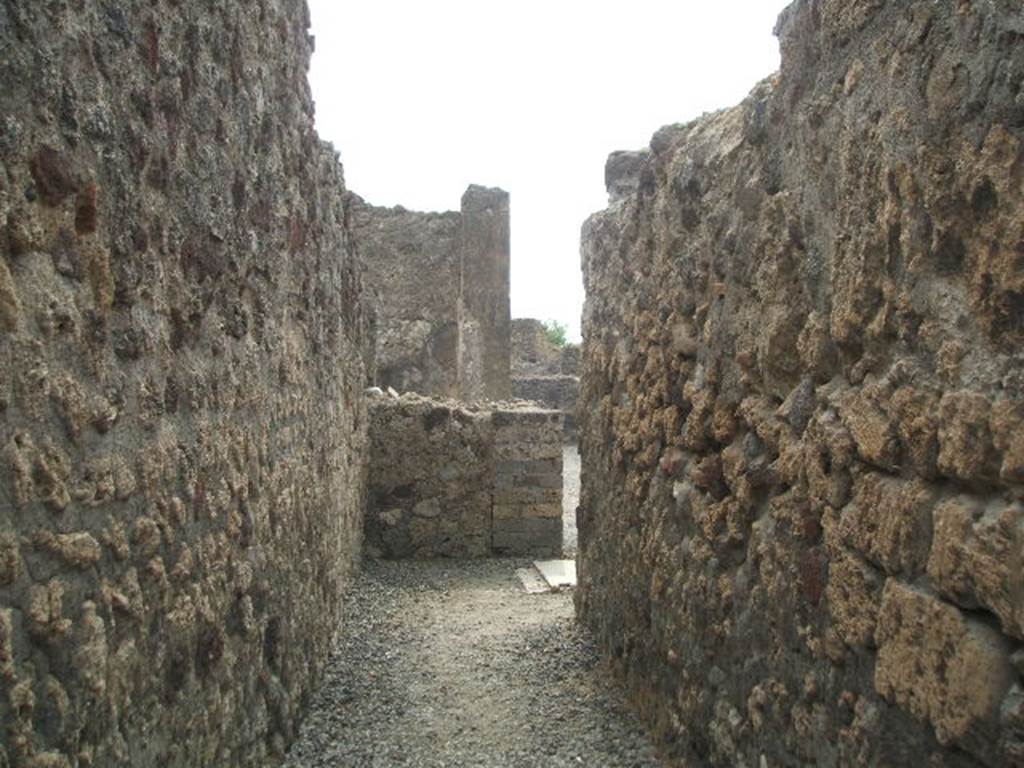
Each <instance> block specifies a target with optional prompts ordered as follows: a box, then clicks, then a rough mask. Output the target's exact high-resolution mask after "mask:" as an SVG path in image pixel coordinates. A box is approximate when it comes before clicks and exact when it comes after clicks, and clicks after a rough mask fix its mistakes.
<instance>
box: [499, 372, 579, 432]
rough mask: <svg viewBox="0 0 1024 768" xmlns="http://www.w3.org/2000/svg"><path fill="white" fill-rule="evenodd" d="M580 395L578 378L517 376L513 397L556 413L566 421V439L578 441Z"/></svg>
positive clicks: (514, 382) (513, 382) (564, 424)
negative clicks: (577, 424)
mask: <svg viewBox="0 0 1024 768" xmlns="http://www.w3.org/2000/svg"><path fill="white" fill-rule="evenodd" d="M579 395H580V380H579V377H578V376H516V377H514V378H513V379H512V396H513V397H516V398H519V399H521V400H532V401H533V402H535V403H539V404H541V405H543V406H544V407H545V408H550V409H552V410H555V411H561V412H562V416H563V419H564V423H563V426H564V430H565V438H566V439H567V440H575V439H576V403H577V401H578V400H579Z"/></svg>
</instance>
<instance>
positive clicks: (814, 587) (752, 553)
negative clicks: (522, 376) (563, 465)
mask: <svg viewBox="0 0 1024 768" xmlns="http://www.w3.org/2000/svg"><path fill="white" fill-rule="evenodd" d="M778 34H779V37H780V40H781V46H782V55H783V59H782V68H781V71H780V73H779V74H778V75H777V76H776V77H773V78H771V79H770V80H768V81H766V82H764V83H762V84H761V85H759V86H758V87H757V88H756V89H755V90H754V91H753V92H752V94H751V95H750V97H749V98H748V99H747V100H746V101H745V102H743V103H742V104H741V105H740V106H738V107H736V108H734V109H730V110H727V111H724V112H720V113H717V114H713V115H710V116H707V117H705V118H702V119H701V120H698V121H696V122H694V123H691V124H688V125H677V126H669V127H667V128H664V129H662V130H660V131H658V132H657V133H656V134H655V135H654V138H653V139H652V141H651V145H650V148H649V149H648V150H645V151H643V152H639V153H622V154H617V155H615V156H613V157H612V158H611V159H610V161H609V164H608V187H609V192H610V193H611V196H612V203H611V205H610V207H609V208H608V209H607V210H605V211H603V212H601V213H599V214H597V215H595V216H594V217H593V218H591V220H590V221H589V222H588V223H587V224H586V226H585V228H584V242H583V257H584V262H585V282H586V289H587V304H586V308H585V317H584V359H583V394H582V398H583V403H582V408H581V411H580V412H581V415H582V420H583V426H582V428H583V438H582V444H583V448H582V450H583V488H582V499H581V509H580V517H579V529H580V557H581V563H580V579H581V586H580V590H579V593H578V601H579V602H578V607H579V611H580V614H581V616H582V617H583V619H584V620H585V621H586V622H587V623H588V624H590V625H591V626H592V627H593V628H594V629H595V631H596V632H597V634H598V636H599V638H600V641H601V643H602V645H603V646H604V648H605V649H606V650H607V651H608V652H609V654H610V655H611V657H612V658H613V660H614V664H615V666H616V668H617V669H618V670H619V671H620V672H621V674H622V675H623V677H624V679H625V680H626V681H627V682H628V685H629V687H630V690H631V692H632V694H633V696H634V698H635V699H636V701H637V702H638V704H639V706H640V707H641V708H642V710H643V711H644V712H645V714H646V715H647V717H648V718H649V720H650V721H651V722H652V723H653V724H654V726H655V728H656V730H657V732H658V733H659V734H660V735H661V737H662V738H663V740H664V741H663V743H664V745H665V748H666V750H667V751H668V752H669V753H670V754H671V755H674V756H675V757H676V758H677V759H678V760H679V761H680V762H681V763H682V762H683V761H687V760H688V761H690V762H689V763H687V764H694V765H722V766H733V765H745V766H758V765H762V766H763V765H770V766H777V765H821V766H828V765H879V766H881V765H886V766H903V765H923V764H928V765H942V766H979V765H987V766H997V765H999V766H1009V765H1024V687H1022V684H1021V672H1022V668H1024V664H1022V661H1021V659H1022V657H1024V652H1022V649H1024V618H1022V617H1024V570H1022V565H1021V564H1022V562H1024V557H1022V555H1024V504H1022V500H1024V355H1022V349H1024V194H1022V192H1024V190H1022V184H1024V150H1022V142H1024V89H1022V78H1024V57H1022V56H1021V50H1022V49H1024V14H1022V13H1021V8H1020V4H1019V3H1017V2H1011V1H1010V0H992V2H975V3H968V2H962V3H954V2H948V3H947V2H941V3H934V2H925V1H923V0H922V1H920V2H917V1H908V2H880V1H879V0H853V1H851V0H843V1H842V2H840V1H839V0H799V1H798V2H796V3H794V4H793V5H792V6H791V7H790V8H789V9H788V10H787V11H786V12H785V13H784V14H783V15H782V16H781V18H780V22H779V26H778Z"/></svg>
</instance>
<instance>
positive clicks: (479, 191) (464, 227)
mask: <svg viewBox="0 0 1024 768" xmlns="http://www.w3.org/2000/svg"><path fill="white" fill-rule="evenodd" d="M348 198H349V199H348V205H349V209H350V211H351V223H352V230H353V232H354V233H355V239H356V245H357V247H358V250H359V256H360V258H361V260H362V261H363V262H364V263H365V264H366V267H367V275H366V281H367V285H368V287H369V289H370V290H369V291H368V294H369V295H368V297H367V298H368V301H370V302H372V303H373V305H374V306H375V308H376V316H377V345H376V346H377V358H376V364H377V381H378V383H379V384H380V385H381V386H383V387H394V388H395V389H396V390H397V391H399V392H416V393H419V394H422V395H430V396H435V397H442V398H443V397H454V398H461V399H463V400H475V399H480V398H487V399H491V400H500V399H503V398H507V397H509V396H510V394H511V385H510V383H509V354H510V352H509V349H510V340H509V324H510V319H509V210H508V193H507V192H504V191H502V190H500V189H488V188H485V187H480V186H476V185H471V186H470V187H469V188H468V189H467V190H466V193H465V194H464V195H463V198H462V210H461V212H458V211H446V212H444V213H421V212H419V211H410V210H407V209H405V208H402V207H400V206H398V207H395V208H379V207H376V206H372V205H368V204H367V203H366V202H365V201H364V200H363V199H362V198H360V197H359V196H358V195H355V194H352V193H349V195H348Z"/></svg>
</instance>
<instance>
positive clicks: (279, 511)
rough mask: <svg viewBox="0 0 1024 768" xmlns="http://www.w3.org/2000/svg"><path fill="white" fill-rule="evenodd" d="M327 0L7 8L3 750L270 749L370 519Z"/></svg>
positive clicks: (1, 391)
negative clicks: (322, 94)
mask: <svg viewBox="0 0 1024 768" xmlns="http://www.w3.org/2000/svg"><path fill="white" fill-rule="evenodd" d="M307 26H308V16H307V12H306V8H305V4H304V3H303V2H301V1H300V0H261V2H258V3H251V4H243V3H233V4H232V3H227V4H224V3H221V4H214V3H176V4H170V5H168V4H154V3H150V2H141V0H126V1H124V2H118V3H100V2H92V1H90V0H87V1H86V2H61V1H59V0H58V1H57V2H47V3H17V2H14V3H12V2H6V3H3V4H0V82H2V83H3V87H2V88H0V363H2V364H0V765H4V766H7V765H12V766H26V767H27V766H32V767H34V768H42V767H43V766H46V767H48V768H61V767H69V766H70V767H79V766H81V767H83V768H84V767H85V766H119V765H124V766H129V765H130V766H151V765H161V766H211V765H238V766H242V765H265V764H267V762H268V760H270V759H271V758H272V757H273V756H275V755H280V754H281V753H282V751H283V750H284V748H285V746H286V744H287V743H288V742H289V740H290V739H291V738H292V736H293V735H294V733H295V727H296V721H297V718H298V716H299V714H300V712H301V708H302V704H303V702H304V701H305V700H306V699H307V698H308V696H309V694H310V692H311V690H312V689H313V687H314V686H315V684H316V682H317V680H318V677H319V674H320V670H321V669H322V665H323V663H324V661H325V660H326V658H327V654H328V651H329V646H330V641H331V638H332V635H333V634H334V632H335V630H336V628H337V620H338V609H339V606H340V594H341V591H342V589H343V587H344V585H345V583H346V579H347V576H348V573H349V570H350V568H351V567H352V565H353V562H354V559H355V558H356V557H357V555H358V552H359V544H360V540H361V522H362V515H361V505H362V500H363V490H364V467H365V463H364V461H363V458H362V457H363V454H364V452H365V409H364V404H363V402H362V394H361V393H362V390H363V388H364V386H365V382H364V369H363V362H362V359H361V358H362V356H363V355H364V354H366V355H369V354H370V352H369V350H368V347H367V343H368V341H370V340H371V339H368V338H367V335H366V334H365V333H364V330H363V328H364V325H365V323H366V318H365V316H364V315H363V313H362V310H361V307H360V304H359V301H358V296H359V294H360V292H361V286H360V275H359V269H358V268H357V264H356V262H355V261H354V259H353V256H352V250H351V248H350V239H349V235H348V232H347V229H346V225H345V212H344V210H343V208H342V204H341V199H342V193H343V191H344V183H343V179H342V173H341V168H340V166H339V165H338V163H337V159H336V157H335V155H334V153H333V152H332V151H330V149H329V148H327V147H325V146H324V145H322V144H321V143H320V142H319V141H318V139H317V136H316V134H315V132H314V130H313V117H312V102H311V99H310V96H309V92H308V88H307V84H306V68H307V64H308V61H309V55H310V49H311V40H310V38H309V37H308V35H307V31H306V30H307Z"/></svg>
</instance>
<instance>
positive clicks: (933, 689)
mask: <svg viewBox="0 0 1024 768" xmlns="http://www.w3.org/2000/svg"><path fill="white" fill-rule="evenodd" d="M875 640H876V642H877V643H878V661H877V664H876V665H875V687H876V688H877V689H878V692H879V693H880V694H881V695H882V696H883V697H885V698H887V699H890V700H892V701H895V702H896V703H897V704H899V705H900V706H902V707H904V708H905V709H907V710H909V711H910V712H911V713H912V714H914V715H915V716H917V717H921V718H924V719H926V720H928V721H929V722H930V723H931V724H932V725H933V726H934V727H935V735H936V736H937V737H938V739H939V742H940V743H942V744H946V745H951V744H957V745H959V746H961V747H963V748H966V749H968V750H970V751H972V752H975V753H977V754H978V755H979V756H981V757H982V758H983V759H986V760H987V761H990V762H992V763H993V764H998V762H999V759H998V751H997V749H996V744H995V743H994V742H995V740H994V738H993V737H994V736H995V735H996V733H997V732H998V727H999V708H1000V705H1001V703H1002V701H1003V697H1004V696H1005V695H1006V693H1007V691H1008V690H1009V687H1010V683H1011V681H1012V677H1011V667H1010V661H1009V654H1008V646H1007V643H1006V642H1005V639H1004V638H1003V637H1002V636H1001V635H1000V634H999V633H998V632H996V631H994V630H992V629H990V628H989V627H987V626H985V625H983V624H980V623H977V622H972V621H970V620H968V619H967V618H965V617H964V615H963V614H962V613H961V612H960V611H958V610H957V609H956V608H954V607H953V606H951V605H948V604H947V603H944V602H942V601H941V600H938V599H936V598H934V597H931V596H929V595H927V594H924V593H922V592H918V591H917V590H915V589H913V588H911V587H907V586H904V585H902V584H900V583H898V582H896V581H894V580H889V582H888V583H887V584H886V587H885V593H884V595H883V597H882V605H881V609H880V612H879V620H878V629H877V631H876V633H875Z"/></svg>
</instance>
